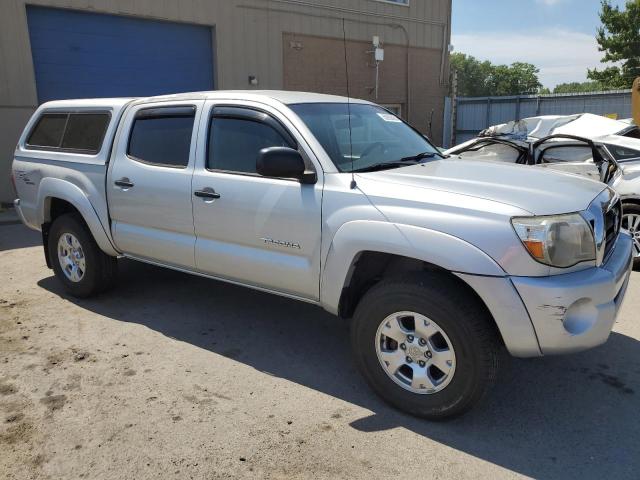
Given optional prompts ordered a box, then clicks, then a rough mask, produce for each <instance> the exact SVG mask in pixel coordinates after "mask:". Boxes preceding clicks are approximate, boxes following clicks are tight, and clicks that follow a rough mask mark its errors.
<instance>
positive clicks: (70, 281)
mask: <svg viewBox="0 0 640 480" xmlns="http://www.w3.org/2000/svg"><path fill="white" fill-rule="evenodd" d="M47 248H48V249H49V258H50V259H51V263H52V264H53V271H54V273H55V274H56V277H57V278H58V280H59V281H60V282H61V283H62V285H63V286H64V288H65V290H67V292H69V293H70V294H71V295H73V296H74V297H79V298H83V297H89V296H91V295H94V294H96V293H100V292H102V291H104V290H107V289H108V288H110V287H111V286H112V285H113V283H114V281H115V276H116V267H117V264H116V259H115V258H113V257H110V256H109V255H107V254H106V253H104V252H103V251H102V250H100V247H99V246H98V244H97V243H96V241H95V240H94V238H93V236H92V235H91V232H90V231H89V229H88V228H87V226H86V225H85V223H84V221H83V220H82V218H81V217H80V216H79V215H76V214H65V215H61V216H59V217H58V218H56V219H55V220H54V222H53V224H52V225H51V229H50V230H49V241H48V245H47Z"/></svg>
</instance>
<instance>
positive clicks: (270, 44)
mask: <svg viewBox="0 0 640 480" xmlns="http://www.w3.org/2000/svg"><path fill="white" fill-rule="evenodd" d="M27 3H28V4H31V5H41V6H49V7H57V8H70V9H77V10H84V11H90V12H96V13H109V14H116V15H129V16H135V17H140V18H149V19H156V20H166V21H175V22H186V23H194V24H200V25H207V26H211V27H212V31H213V32H214V33H213V37H214V38H212V42H213V45H214V48H213V51H214V57H215V58H214V66H215V72H216V79H215V81H216V88H218V89H231V88H234V89H250V88H260V89H281V88H298V87H294V85H296V86H298V85H299V87H300V88H301V89H304V90H312V89H313V88H314V87H313V85H318V86H317V87H316V88H317V89H318V90H319V91H327V90H330V91H335V92H337V93H340V92H339V90H338V89H339V88H340V86H339V85H337V83H339V79H338V77H336V78H335V79H334V80H332V81H335V82H336V84H335V85H334V84H332V83H331V82H327V83H326V84H325V83H318V84H316V83H304V80H305V78H304V76H303V77H300V75H299V73H296V68H297V67H296V66H297V65H307V64H308V63H309V62H310V61H312V60H313V61H314V62H315V64H316V65H318V64H322V63H323V62H324V63H326V64H331V65H334V67H332V68H337V66H336V65H337V63H336V62H340V61H341V60H342V59H343V58H344V57H343V55H339V58H338V56H337V55H338V53H342V52H341V51H340V45H341V39H342V18H344V19H345V24H346V30H347V38H348V40H349V48H348V50H349V52H350V53H349V55H350V58H351V57H353V61H352V62H351V63H352V64H353V65H354V66H353V68H354V69H355V71H363V68H365V67H366V65H365V67H363V66H362V65H363V61H366V59H365V58H364V57H363V55H364V54H363V50H364V49H366V48H368V47H367V45H368V44H370V42H371V39H372V37H373V36H374V35H378V36H380V38H381V40H382V41H383V42H384V45H385V60H384V62H382V64H381V69H380V79H381V81H380V95H379V99H378V101H379V102H381V103H398V104H403V114H406V112H407V111H408V112H409V116H410V118H409V119H410V121H411V122H412V123H414V124H415V125H416V126H417V127H418V128H420V129H421V130H423V131H425V132H427V124H428V118H429V115H430V111H431V109H434V116H433V120H434V121H433V124H434V127H433V130H432V136H433V138H434V139H436V141H438V139H439V138H441V134H440V133H439V132H440V131H441V127H442V108H443V107H442V105H443V101H444V100H443V98H444V96H445V94H446V83H447V80H448V53H447V45H448V43H449V38H450V34H449V31H450V12H451V0H410V5H409V6H403V5H396V4H393V3H390V2H383V1H378V0H163V1H160V0H130V1H124V0H29V1H28V2H27V1H25V0H0V202H9V201H11V199H12V197H13V191H12V189H11V186H10V182H9V172H10V163H11V159H12V155H13V150H14V148H15V144H16V142H17V139H18V136H19V135H20V133H21V131H22V129H23V127H24V124H25V123H26V121H27V119H28V118H29V116H30V115H31V113H32V112H33V111H34V110H35V108H36V107H37V105H38V99H37V98H38V97H37V92H36V84H35V76H34V68H33V61H32V57H31V49H30V44H29V32H28V27H27V16H26V4H27ZM296 34H297V35H300V36H305V39H309V40H305V41H311V40H310V39H311V38H317V39H324V41H325V42H326V41H329V44H327V45H329V48H330V50H328V51H326V52H324V51H323V52H324V53H323V54H321V55H320V56H319V57H318V58H315V59H310V58H308V57H305V55H306V54H307V52H304V49H303V50H302V51H301V52H302V53H301V55H298V57H297V58H295V59H293V58H292V59H291V60H289V54H290V53H291V52H289V51H288V50H287V48H288V46H287V39H289V37H290V35H296ZM332 38H333V39H339V40H337V41H336V40H334V41H331V39H332ZM320 44H322V41H320ZM364 51H365V52H366V50H364ZM407 52H409V68H408V69H407ZM298 53H300V52H298ZM334 55H336V58H334V57H333V56H334ZM285 59H287V60H286V62H285ZM294 60H295V61H294ZM290 62H293V63H290ZM369 70H370V69H368V67H367V70H364V71H366V73H368V74H371V71H369ZM407 75H408V77H407ZM249 76H255V77H257V79H258V85H257V86H256V87H252V86H251V85H249V82H248V78H249ZM343 78H344V77H343ZM407 78H408V79H409V81H408V92H409V103H408V107H407V104H406V103H407ZM370 87H371V78H369V75H365V74H364V73H358V74H357V75H356V77H355V79H354V90H353V91H352V95H353V96H358V97H363V98H369V99H371V98H372V97H371V95H370V94H369V95H367V92H368V90H367V89H368V88H370ZM341 93H345V92H344V91H343V92H341ZM387 99H388V100H389V101H386V100H387ZM392 100H393V101H392Z"/></svg>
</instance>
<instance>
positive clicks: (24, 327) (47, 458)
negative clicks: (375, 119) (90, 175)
mask: <svg viewBox="0 0 640 480" xmlns="http://www.w3.org/2000/svg"><path fill="white" fill-rule="evenodd" d="M39 241H40V240H39V236H38V234H37V233H35V232H30V231H28V230H26V228H25V227H23V226H22V225H7V226H0V272H1V276H0V452H1V455H0V478H6V479H28V478H51V479H67V478H86V479H102V478H118V479H146V478H180V479H185V478H194V479H201V478H202V479H205V478H206V479H214V478H310V477H313V478H349V479H351V478H367V479H370V478H378V477H389V478H392V477H393V478H415V479H422V478H456V479H466V478H479V477H482V478H516V477H536V478H616V479H622V478H638V471H639V469H640V411H639V410H640V401H639V399H640V318H639V317H638V314H637V312H638V309H639V308H640V274H639V273H634V274H633V278H632V280H631V285H630V287H629V293H628V296H627V299H626V302H625V304H624V307H623V310H622V312H621V315H620V318H619V321H618V323H617V324H616V326H615V331H614V333H613V334H612V335H611V337H610V339H609V341H608V343H606V344H605V345H603V346H601V347H599V348H597V349H594V350H592V351H589V352H585V353H581V354H576V355H572V356H567V357H554V358H542V359H532V360H513V361H512V362H511V363H510V367H509V368H508V369H507V370H506V371H505V372H503V375H502V377H501V378H500V381H499V384H498V385H497V387H496V388H495V389H494V391H493V392H492V395H491V396H490V397H489V398H488V399H487V400H486V401H485V402H484V403H483V404H481V405H479V406H478V407H477V408H476V409H475V410H473V411H472V412H470V413H469V414H467V415H466V416H464V417H462V418H459V419H456V420H454V421H449V422H445V423H433V422H427V421H424V420H419V419H416V418H412V417H410V416H406V415H403V414H401V413H399V412H397V411H395V410H393V409H391V408H390V407H388V406H386V405H385V404H383V403H382V402H381V401H380V400H379V399H378V398H377V397H375V396H374V395H373V394H372V393H371V391H370V390H369V389H368V388H367V386H366V385H365V384H364V382H363V380H362V379H361V378H360V376H359V375H358V374H357V373H356V371H355V370H354V366H353V364H352V362H351V359H350V351H349V341H348V329H347V325H346V324H345V323H344V322H343V321H341V320H339V319H337V318H335V317H332V316H330V315H328V314H326V313H324V312H323V311H322V310H320V309H318V308H316V307H314V306H310V305H306V304H303V303H297V302H294V301H291V300H287V299H284V298H280V297H275V296H270V295H267V294H263V293H257V292H254V291H252V290H247V289H243V288H240V287H235V286H230V285H227V284H223V283H218V282H214V281H209V280H206V279H203V278H199V277H195V276H189V275H185V274H181V273H176V272H172V271H169V270H165V269H160V268H156V267H152V266H148V265H143V264H138V263H133V262H121V280H120V282H119V285H118V287H117V289H116V290H115V291H112V292H110V293H108V294H106V295H103V296H101V297H99V298H94V299H90V300H74V299H72V298H70V297H68V296H67V295H65V294H64V293H63V291H62V290H61V288H60V285H59V284H58V283H57V281H56V280H55V279H54V277H53V274H52V272H51V271H50V270H48V269H47V268H46V267H45V265H44V257H43V254H42V250H41V247H40V245H39Z"/></svg>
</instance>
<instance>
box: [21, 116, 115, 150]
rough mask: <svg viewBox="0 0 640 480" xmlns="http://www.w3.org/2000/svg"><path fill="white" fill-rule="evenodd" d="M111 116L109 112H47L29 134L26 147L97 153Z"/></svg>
mask: <svg viewBox="0 0 640 480" xmlns="http://www.w3.org/2000/svg"><path fill="white" fill-rule="evenodd" d="M109 119H110V115H109V114H108V113H45V114H43V115H42V116H41V117H40V119H39V120H38V123H37V124H36V126H35V127H34V129H33V131H32V132H31V134H30V135H29V138H28V139H27V146H29V147H37V148H45V149H51V150H66V151H71V152H79V153H97V152H98V151H99V150H100V147H101V146H102V140H103V139H104V134H105V133H106V131H107V127H108V126H109Z"/></svg>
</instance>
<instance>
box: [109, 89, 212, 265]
mask: <svg viewBox="0 0 640 480" xmlns="http://www.w3.org/2000/svg"><path fill="white" fill-rule="evenodd" d="M202 105H203V102H202V101H198V102H187V104H185V103H184V102H183V103H181V104H180V105H174V104H170V103H162V104H153V105H145V106H144V108H138V107H135V108H134V109H133V110H132V111H130V112H128V114H127V118H126V119H125V121H124V123H123V125H122V130H121V132H120V133H119V136H118V143H117V146H116V149H115V152H114V157H113V158H112V162H113V163H112V166H111V168H110V172H109V176H108V179H107V182H108V183H107V192H108V195H109V211H110V215H111V218H112V220H113V222H112V230H113V238H114V241H115V243H116V246H117V247H118V249H119V250H120V251H122V252H123V253H126V254H130V255H135V256H138V257H143V258H147V259H150V260H155V261H159V262H162V263H167V264H170V265H175V266H181V267H187V268H194V267H195V261H194V245H195V236H194V229H193V212H192V203H191V198H192V193H191V180H192V176H193V167H194V163H195V149H196V136H197V134H196V132H197V129H196V128H194V126H195V125H197V124H198V118H199V115H200V112H201V109H202ZM185 109H187V110H185ZM188 109H191V112H192V113H191V117H189V113H188ZM130 132H131V135H130V134H129V133H130ZM141 157H144V158H141Z"/></svg>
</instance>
